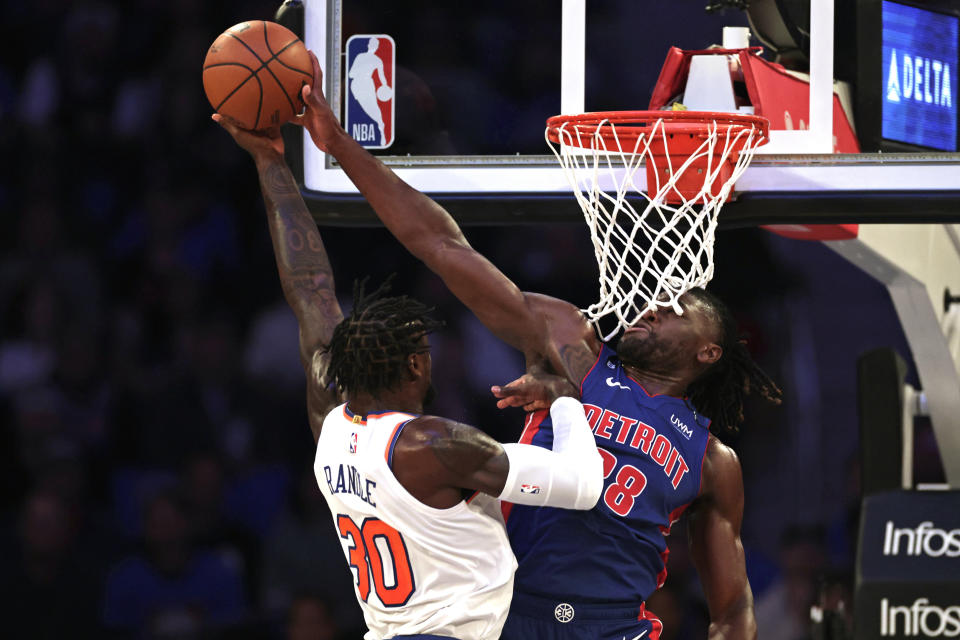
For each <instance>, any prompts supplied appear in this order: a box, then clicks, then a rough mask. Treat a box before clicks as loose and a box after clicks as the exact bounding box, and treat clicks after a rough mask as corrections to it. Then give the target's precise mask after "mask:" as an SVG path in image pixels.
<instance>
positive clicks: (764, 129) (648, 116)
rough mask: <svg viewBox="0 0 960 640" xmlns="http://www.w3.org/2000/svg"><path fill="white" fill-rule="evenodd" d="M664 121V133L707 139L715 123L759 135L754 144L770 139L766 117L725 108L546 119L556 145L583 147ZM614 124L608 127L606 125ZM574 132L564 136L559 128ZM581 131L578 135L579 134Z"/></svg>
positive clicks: (633, 135) (634, 134)
mask: <svg viewBox="0 0 960 640" xmlns="http://www.w3.org/2000/svg"><path fill="white" fill-rule="evenodd" d="M661 120H662V121H663V125H664V129H663V134H665V135H669V136H673V135H684V134H686V135H692V136H694V137H700V138H706V137H708V136H710V135H711V133H712V131H713V128H714V126H716V130H717V133H718V135H723V136H728V135H730V133H731V131H732V132H734V133H736V132H737V131H740V130H743V129H754V130H755V131H757V132H758V133H759V134H760V138H759V139H758V140H756V141H755V146H760V145H762V144H766V142H767V141H768V140H769V138H770V121H769V120H767V119H766V118H764V117H763V116H758V115H754V114H746V113H729V112H723V111H593V112H588V113H580V114H574V115H558V116H553V117H551V118H548V119H547V130H546V135H547V139H548V140H550V141H551V142H553V143H556V144H565V145H568V146H575V147H582V146H583V145H582V144H580V143H581V142H583V143H586V142H588V141H589V140H591V139H592V138H593V137H594V136H600V137H601V138H603V139H604V140H605V141H608V142H609V141H616V140H619V141H620V142H624V141H635V140H636V139H637V138H639V137H641V136H642V135H644V134H646V133H649V132H650V131H651V130H652V129H653V125H655V124H656V122H657V121H661ZM607 124H609V125H613V126H610V127H607V126H605V125H607ZM561 130H563V131H568V132H570V133H571V134H572V135H566V136H561V134H560V131H561ZM578 134H579V135H578Z"/></svg>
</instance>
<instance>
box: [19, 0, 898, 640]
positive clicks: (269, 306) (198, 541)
mask: <svg viewBox="0 0 960 640" xmlns="http://www.w3.org/2000/svg"><path fill="white" fill-rule="evenodd" d="M277 5H278V2H277V1H276V0H270V1H264V0H237V1H235V2H232V3H229V5H228V6H226V7H221V6H220V3H209V2H205V3H201V2H195V1H193V0H130V1H128V2H123V3H120V2H115V3H107V2H90V1H87V0H81V1H78V2H72V3H64V2H58V1H57V0H33V1H32V2H29V3H18V4H11V3H7V4H6V5H5V9H4V19H3V24H2V25H0V31H2V32H3V34H4V37H3V38H0V48H2V51H3V54H2V56H0V141H2V145H3V149H4V152H3V154H2V156H0V163H2V165H0V166H2V171H0V211H2V212H3V215H2V217H0V225H2V233H0V243H2V253H0V548H2V549H3V558H4V562H3V567H2V569H0V612H2V617H3V620H4V634H3V635H4V637H8V638H87V637H89V638H110V637H119V638H127V637H129V638H151V639H153V638H156V639H189V638H284V637H286V638H292V639H297V640H299V639H308V638H309V639H313V640H334V639H336V640H339V639H346V638H349V639H355V638H359V637H361V635H362V630H363V624H362V619H361V617H360V612H359V608H358V607H357V605H356V603H355V599H354V594H353V589H352V577H351V575H350V572H349V570H348V569H347V566H346V563H345V561H344V559H343V556H342V553H341V551H340V546H339V539H338V538H337V535H336V533H335V531H334V528H333V527H332V525H331V523H330V516H329V513H328V511H327V508H326V505H325V503H324V501H323V499H322V496H321V494H320V492H319V490H318V488H317V486H316V482H315V479H314V477H313V472H312V467H311V462H312V455H313V450H312V440H311V436H310V432H309V429H308V426H307V422H306V416H305V411H304V382H303V373H302V371H301V370H300V366H299V361H298V357H297V327H296V322H295V319H294V318H293V316H292V314H291V313H290V312H289V311H288V310H287V308H286V306H285V304H284V302H283V300H282V298H281V296H280V288H279V286H278V283H277V279H276V273H275V267H274V264H273V258H272V254H271V249H270V243H269V236H268V234H267V230H266V225H265V223H264V218H263V212H262V211H263V205H262V201H261V199H260V195H259V190H258V187H257V182H256V175H255V172H254V170H253V166H252V163H251V162H250V161H249V159H248V158H247V157H246V156H245V155H244V154H243V153H242V152H241V151H240V150H238V149H237V148H236V147H235V146H234V144H233V142H232V141H231V140H230V139H229V137H228V136H227V135H226V134H225V133H224V132H223V131H221V130H220V129H219V127H217V126H215V125H214V124H213V123H211V122H210V120H209V117H208V116H209V113H210V108H209V105H208V104H207V102H206V100H205V98H204V95H203V92H202V88H201V83H200V64H201V61H202V60H203V57H204V55H205V52H206V49H207V47H208V46H209V43H210V42H211V41H212V40H213V38H214V37H215V36H216V35H217V34H219V33H220V32H221V31H223V29H224V28H226V27H227V26H230V25H231V24H233V23H234V22H237V21H239V18H240V17H243V18H265V19H269V18H270V17H271V16H272V15H273V12H274V11H275V9H276V8H277ZM322 235H323V237H324V239H325V241H326V243H327V246H328V248H329V252H330V255H331V261H332V262H333V266H334V271H335V274H336V276H337V280H338V289H339V290H340V291H341V293H342V294H343V296H344V297H343V300H342V302H343V304H344V306H345V307H346V308H348V307H349V298H348V295H349V292H350V288H351V285H352V282H353V280H354V279H355V278H356V277H359V276H362V275H370V276H371V277H372V279H373V281H374V282H379V281H380V280H382V279H383V278H384V277H385V276H386V275H387V274H388V273H390V272H397V273H398V274H399V278H398V279H397V283H398V284H397V285H396V287H395V288H396V289H397V290H398V291H399V292H401V293H407V294H412V295H415V296H418V297H420V298H422V299H424V300H426V301H428V302H429V303H430V304H434V305H436V307H437V315H438V316H439V317H441V318H442V319H443V320H445V321H446V323H447V327H446V328H445V329H444V330H443V331H440V332H438V333H437V334H436V335H434V336H433V337H432V343H433V348H434V362H435V364H434V369H435V370H434V375H435V379H436V380H437V387H438V391H439V398H438V402H437V405H436V406H435V407H434V408H433V411H434V412H436V413H438V414H441V415H446V416H449V417H453V418H456V419H460V420H464V421H467V422H470V423H472V424H476V425H478V426H480V427H481V428H484V429H486V430H487V431H489V432H490V433H491V434H492V435H493V436H494V437H497V438H499V439H502V440H514V439H516V437H517V436H518V434H519V428H520V423H521V419H522V416H521V415H520V414H519V413H514V412H507V413H506V414H504V413H502V412H498V411H497V410H496V408H495V407H494V403H493V402H491V400H490V397H489V393H488V388H489V386H490V385H491V384H501V383H504V382H507V381H509V380H510V379H512V378H514V377H516V376H517V375H519V374H520V373H522V370H523V362H522V359H521V358H520V356H519V355H518V354H516V353H513V352H512V351H511V350H509V349H508V348H506V347H505V346H503V345H502V344H500V343H499V342H497V341H496V340H495V339H494V338H493V337H492V336H491V335H490V334H489V333H487V332H486V331H485V330H484V329H483V328H482V327H481V326H480V325H479V324H478V323H477V321H476V320H475V319H474V318H472V316H470V315H469V314H468V313H466V312H465V310H464V309H463V308H462V307H460V305H459V304H458V303H457V302H456V301H455V300H453V299H451V298H450V297H449V295H448V294H447V293H446V292H445V290H444V288H443V286H442V283H440V282H439V281H438V280H437V279H436V278H434V277H433V276H432V275H430V274H428V273H426V272H425V271H424V270H423V269H421V268H420V267H419V266H418V265H417V264H416V263H414V262H413V261H412V260H411V259H409V258H408V257H407V256H406V255H405V254H404V253H403V252H402V250H400V249H399V247H397V246H396V244H395V243H394V242H393V241H392V239H391V238H390V237H389V235H387V234H386V233H385V232H384V231H382V230H380V229H328V228H324V229H322ZM469 236H470V239H471V241H472V242H474V244H475V245H476V246H477V247H478V248H479V249H480V250H481V251H483V252H484V253H486V254H487V255H489V256H490V257H491V259H492V260H493V261H494V262H495V263H496V264H498V265H500V266H501V267H502V268H503V269H504V271H506V272H507V273H508V274H509V275H510V276H511V277H513V278H515V279H516V280H517V281H518V283H519V284H520V285H521V286H523V287H524V288H528V289H531V290H538V291H543V292H545V293H549V294H554V295H560V296H562V297H564V298H566V299H569V300H571V301H573V302H575V303H577V304H580V305H584V306H585V305H587V304H589V303H590V302H592V298H593V296H594V295H595V287H596V281H595V276H594V275H593V274H594V268H593V266H592V262H591V261H592V257H591V256H592V252H591V250H590V247H589V244H588V240H587V238H586V233H585V231H584V230H583V229H582V228H581V225H555V226H550V227H540V228H534V227H512V228H510V229H506V230H505V229H492V228H479V229H472V230H470V231H469ZM721 242H727V243H728V244H727V245H726V246H728V247H729V250H727V251H726V253H725V254H721V255H720V257H719V258H718V260H719V265H718V273H719V274H723V275H722V277H719V278H718V281H717V287H718V288H719V292H720V293H721V295H724V296H726V297H727V299H728V301H729V302H730V303H731V304H732V306H734V308H735V309H737V311H738V313H739V315H740V317H741V319H742V321H743V323H744V325H745V327H746V328H747V329H749V330H750V331H751V333H752V336H753V340H752V343H751V344H752V345H753V348H754V351H755V357H757V359H758V360H760V361H761V363H762V364H764V366H766V367H768V369H769V370H770V372H771V373H772V374H773V375H774V377H775V378H777V379H779V380H781V381H782V383H783V386H784V387H785V391H786V397H787V401H786V403H785V405H784V406H783V407H781V408H776V409H772V408H765V407H763V406H762V405H759V404H758V405H757V406H753V405H751V406H750V407H748V412H749V415H750V416H751V418H750V421H749V422H748V423H747V424H746V425H745V426H744V429H743V431H742V432H741V434H740V435H739V437H736V438H733V439H732V443H733V444H734V445H735V446H736V447H737V448H738V450H739V451H740V452H741V456H742V458H743V461H744V474H745V481H746V486H747V496H748V498H747V500H748V501H747V516H746V521H745V524H744V542H745V546H746V548H747V558H748V565H749V570H750V573H751V580H752V583H753V586H754V591H755V594H756V596H757V604H758V608H757V611H758V617H759V618H760V619H761V623H762V626H761V629H764V628H765V627H764V626H763V625H767V627H766V628H768V629H770V630H771V631H770V632H769V633H762V637H764V638H775V639H782V640H799V639H801V638H805V637H808V635H809V624H808V622H807V619H808V618H807V612H808V610H809V605H810V604H811V603H812V602H813V601H815V600H816V599H817V598H818V597H820V593H821V588H820V586H821V584H822V583H823V581H824V580H825V579H826V580H827V582H829V583H831V584H834V585H839V587H838V588H839V589H840V591H841V593H843V589H847V591H848V590H849V580H850V570H851V567H852V562H853V543H852V540H853V537H854V536H855V530H856V529H855V527H856V512H857V508H858V504H859V502H858V496H859V493H858V489H857V487H856V472H855V471H853V472H852V475H851V471H850V469H851V468H852V466H851V464H850V460H851V459H855V456H854V454H855V451H856V429H855V415H854V414H853V413H852V412H853V399H852V398H853V393H854V392H853V387H852V382H851V380H852V365H850V369H851V373H850V374H849V375H850V378H849V379H848V378H844V379H842V380H834V379H830V375H831V374H830V372H832V371H833V369H832V368H830V367H831V366H832V365H831V364H830V362H829V361H827V360H825V359H824V358H825V357H826V356H824V354H823V351H822V349H826V350H828V351H830V350H833V351H836V350H837V345H835V344H834V345H830V344H829V343H828V344H827V346H826V347H823V348H820V347H817V346H816V345H811V343H810V341H813V342H816V341H817V340H818V338H814V337H813V336H815V335H819V334H817V333H816V329H817V327H816V326H815V325H816V321H814V320H811V321H810V323H809V324H806V325H803V326H800V328H799V329H798V328H797V327H798V320H797V315H798V314H799V315H803V314H807V313H809V314H814V313H815V312H816V311H817V309H818V308H819V305H820V304H821V303H822V302H823V300H822V296H823V295H825V294H823V293H822V292H819V293H818V292H817V290H816V288H815V287H813V286H811V285H810V284H809V282H810V279H811V276H809V275H808V274H805V273H804V272H803V270H802V267H801V265H803V264H808V263H809V262H810V255H806V254H805V255H798V256H795V257H794V258H793V259H782V258H780V257H779V256H781V255H785V254H787V253H789V252H790V251H801V252H802V251H808V252H809V251H817V249H815V248H812V249H789V248H788V244H789V243H787V242H786V241H782V240H781V241H777V240H771V239H767V237H766V236H765V235H764V234H763V233H762V232H759V231H756V230H753V231H745V232H731V233H730V235H729V236H728V238H727V239H724V238H723V236H721ZM778 242H779V244H777V243H778ZM721 246H724V245H722V244H721ZM734 247H736V249H734ZM811 255H814V257H815V261H819V264H821V265H822V268H823V269H824V270H833V269H835V268H836V266H835V265H836V263H831V262H830V260H839V258H836V256H833V257H832V258H831V257H830V256H827V257H824V255H822V254H811ZM561 256H563V258H561ZM566 256H582V261H577V260H570V259H566ZM774 256H776V259H775V257H774ZM853 277H854V278H855V276H853ZM855 282H856V283H858V284H856V285H850V287H849V291H848V292H847V293H849V294H850V295H849V296H848V297H849V299H850V300H852V302H850V303H849V305H850V306H851V307H852V306H853V305H854V304H855V303H856V302H857V301H861V302H862V299H863V296H866V297H867V298H869V301H873V300H874V298H876V297H877V296H879V295H881V294H880V293H878V292H877V290H875V289H870V288H867V289H866V293H854V292H853V291H854V289H857V290H858V291H859V289H858V287H860V288H861V289H862V288H863V286H864V285H863V284H862V282H866V280H863V281H861V280H856V281H855ZM744 283H748V284H747V285H745V284H744ZM858 295H859V296H861V297H860V298H858V297H857V296H858ZM817 296H820V298H818V297H817ZM871 296H872V297H871ZM844 300H847V298H844ZM894 322H895V321H891V320H890V319H889V318H886V319H885V317H884V316H882V315H881V317H880V318H879V319H877V318H874V323H875V326H881V327H883V326H893V324H894ZM877 323H878V324H877ZM884 323H886V325H884ZM798 335H799V336H800V338H798V337H797V336H798ZM897 335H898V336H899V334H897ZM804 340H806V342H804ZM846 342H849V341H846ZM859 344H860V343H858V342H856V341H854V344H852V345H846V346H847V347H849V348H851V349H852V348H854V347H855V346H856V345H859ZM845 348H846V347H845ZM809 349H813V351H812V352H810V351H809ZM817 349H821V350H820V351H817ZM841 351H842V349H841ZM811 354H812V355H811ZM805 358H806V359H805ZM821 373H825V374H826V376H825V377H826V381H824V382H822V383H821V382H820V381H819V380H818V378H817V376H818V375H819V374H821ZM828 385H829V386H830V389H826V387H827V386H828ZM831 394H836V395H831ZM843 394H845V397H843ZM792 398H801V399H803V404H802V405H801V404H800V403H799V402H797V401H795V400H792ZM810 402H813V404H812V405H811V404H810ZM827 415H830V416H835V415H839V416H841V419H839V420H838V421H839V422H843V423H844V426H845V430H844V433H843V435H842V436H837V435H836V434H834V433H833V431H835V430H836V425H835V424H832V420H826V419H825V418H824V416H827ZM821 467H822V468H823V470H822V471H821V472H820V475H819V476H818V477H816V478H814V479H811V478H810V477H809V475H810V474H809V470H810V469H818V468H821ZM853 468H855V465H854V466H853ZM677 529H678V530H677V531H676V532H675V533H674V535H673V536H671V554H670V565H669V569H670V578H669V580H668V582H667V585H666V587H665V588H664V589H663V590H661V592H659V593H658V594H656V595H655V596H654V597H653V598H652V599H651V602H650V603H649V606H648V608H649V609H650V610H652V611H654V612H655V613H656V614H658V615H659V616H660V617H661V618H662V619H663V621H664V623H665V630H664V634H663V635H662V636H661V637H662V638H665V639H666V638H669V639H675V638H681V639H686V638H702V637H705V631H704V630H705V625H706V624H707V613H706V609H705V604H704V599H703V596H702V593H701V592H700V591H699V587H698V580H697V578H696V574H695V571H694V569H693V568H692V565H691V564H690V560H689V553H688V552H687V550H686V542H685V537H684V535H683V525H682V523H681V524H680V525H678V527H677ZM774 629H775V630H774Z"/></svg>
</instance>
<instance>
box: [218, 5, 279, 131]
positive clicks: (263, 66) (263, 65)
mask: <svg viewBox="0 0 960 640" xmlns="http://www.w3.org/2000/svg"><path fill="white" fill-rule="evenodd" d="M263 29H264V31H266V29H267V27H266V24H264V27H263ZM227 35H229V36H230V37H231V38H233V39H235V40H236V41H237V42H239V43H240V44H242V45H243V46H244V47H245V48H246V49H247V51H249V52H250V53H251V54H252V55H253V57H254V58H256V59H257V60H258V61H259V62H260V66H259V67H257V69H256V70H254V71H251V72H250V77H248V78H247V79H246V80H244V81H243V82H241V83H240V84H239V85H237V88H236V89H234V90H233V91H231V92H230V95H229V96H227V97H226V98H224V100H223V102H221V103H220V105H221V106H222V105H223V103H224V102H226V101H227V99H229V98H230V96H232V95H233V94H234V93H236V91H237V89H239V88H240V87H242V86H243V85H245V84H246V83H247V80H250V78H257V74H258V73H260V69H266V70H267V73H269V74H270V75H271V76H272V77H273V79H274V81H276V83H277V84H278V85H279V86H280V89H281V93H283V95H284V97H285V98H286V99H287V102H289V103H290V108H291V109H292V110H293V112H294V113H296V112H297V108H296V107H295V106H294V105H293V101H292V100H290V96H288V95H287V92H286V89H285V88H284V86H283V84H281V83H280V80H279V78H277V76H276V75H274V73H273V71H271V70H270V67H268V66H267V65H268V64H269V63H271V62H272V61H273V60H275V59H276V58H277V56H278V55H280V54H281V53H283V52H284V51H286V50H287V48H289V47H290V46H292V45H293V44H295V43H296V42H297V41H296V40H293V41H291V42H290V43H289V44H287V45H286V46H285V47H284V48H283V49H281V50H280V51H278V52H277V53H275V54H273V55H271V56H270V57H269V58H268V59H267V60H264V59H263V58H261V57H260V56H258V55H257V52H256V51H254V50H253V49H252V48H251V47H250V45H248V44H247V43H246V42H244V41H243V40H242V39H241V38H238V37H237V36H235V35H234V34H232V33H228V34H227ZM264 40H266V34H264ZM267 51H270V53H273V51H272V50H271V49H270V43H269V42H268V43H267ZM278 62H279V61H278ZM281 64H283V63H281ZM257 84H259V85H260V103H259V104H258V105H257V120H256V121H255V122H254V123H253V126H254V127H256V126H257V123H258V122H259V121H260V107H261V106H262V105H263V83H262V82H260V79H259V78H257Z"/></svg>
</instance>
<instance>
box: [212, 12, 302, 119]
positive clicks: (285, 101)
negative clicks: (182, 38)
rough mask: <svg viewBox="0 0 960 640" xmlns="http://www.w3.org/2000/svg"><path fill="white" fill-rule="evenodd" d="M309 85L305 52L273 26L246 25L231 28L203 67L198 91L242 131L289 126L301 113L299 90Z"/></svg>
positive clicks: (252, 22) (256, 22)
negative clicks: (201, 87)
mask: <svg viewBox="0 0 960 640" xmlns="http://www.w3.org/2000/svg"><path fill="white" fill-rule="evenodd" d="M312 81H313V65H312V64H311V62H310V55H309V54H308V53H307V48H306V47H305V46H304V44H303V42H301V41H300V38H298V37H297V36H296V34H295V33H293V32H292V31H290V30H289V29H287V28H286V27H284V26H282V25H279V24H277V23H275V22H266V21H263V20H250V21H248V22H241V23H240V24H237V25H234V26H232V27H230V28H229V29H227V30H226V31H224V32H223V33H222V34H220V36H218V37H217V39H216V40H214V41H213V44H212V45H210V49H209V50H208V51H207V57H206V59H205V60H204V61H203V90H204V91H205V92H206V94H207V99H208V100H209V101H210V104H211V106H213V108H214V110H215V111H216V112H217V113H219V114H221V115H224V116H227V117H229V118H232V119H233V120H235V121H236V122H237V123H238V124H239V125H240V126H241V127H243V128H245V129H266V128H269V127H273V126H279V125H281V124H283V123H285V122H288V121H290V120H291V119H292V118H293V117H294V115H296V114H298V113H300V111H301V110H302V109H303V101H302V99H301V95H300V91H301V89H302V88H303V85H305V84H309V83H311V82H312Z"/></svg>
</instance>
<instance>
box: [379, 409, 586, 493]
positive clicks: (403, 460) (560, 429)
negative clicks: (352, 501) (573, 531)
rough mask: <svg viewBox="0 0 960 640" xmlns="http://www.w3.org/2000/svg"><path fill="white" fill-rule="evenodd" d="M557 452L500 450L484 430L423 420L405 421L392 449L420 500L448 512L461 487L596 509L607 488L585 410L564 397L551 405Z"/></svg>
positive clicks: (518, 447)
mask: <svg viewBox="0 0 960 640" xmlns="http://www.w3.org/2000/svg"><path fill="white" fill-rule="evenodd" d="M550 416H551V418H552V420H553V425H554V443H553V450H552V451H551V450H548V449H543V448H541V447H537V446H533V445H525V444H506V445H501V444H500V443H498V442H497V441H496V440H493V439H492V438H490V436H488V435H486V434H485V433H483V432H482V431H480V430H479V429H475V428H473V427H470V426H467V425H464V424H460V423H457V422H453V421H451V420H446V419H444V418H438V417H435V416H423V417H420V418H417V419H416V420H413V421H412V422H411V423H410V424H408V425H407V426H406V427H405V428H404V431H403V432H402V433H401V435H400V439H399V441H398V442H397V447H396V449H395V451H394V461H395V462H394V473H395V474H396V476H397V479H398V480H399V481H400V482H401V484H403V486H404V487H405V488H406V489H407V490H408V491H409V492H410V493H411V494H412V495H414V496H415V497H416V498H417V499H419V500H420V501H421V502H423V503H425V504H427V505H429V506H432V507H436V508H449V507H451V506H453V505H454V504H456V503H457V502H459V501H460V499H461V493H460V492H461V490H462V489H469V490H472V491H480V492H483V493H486V494H488V495H491V496H494V497H497V498H501V499H503V500H507V501H509V502H515V503H518V504H528V505H534V506H551V507H561V508H565V509H591V508H593V506H594V505H596V503H597V500H599V498H600V492H601V491H602V489H603V461H602V459H601V458H600V453H599V451H597V445H596V442H595V441H594V438H593V433H592V432H591V430H590V425H589V424H588V423H587V420H586V417H585V416H584V411H583V405H582V404H580V402H579V401H578V400H576V399H574V398H572V397H566V396H564V397H560V398H557V399H556V400H554V401H553V403H552V404H551V406H550Z"/></svg>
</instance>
